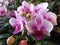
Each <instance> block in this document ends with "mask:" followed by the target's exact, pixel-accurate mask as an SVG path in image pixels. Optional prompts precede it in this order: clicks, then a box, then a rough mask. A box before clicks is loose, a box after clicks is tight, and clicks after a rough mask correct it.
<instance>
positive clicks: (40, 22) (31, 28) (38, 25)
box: [26, 15, 53, 40]
mask: <svg viewBox="0 0 60 45" xmlns="http://www.w3.org/2000/svg"><path fill="white" fill-rule="evenodd" d="M26 28H27V30H28V32H29V33H32V34H34V36H35V37H36V39H37V40H41V38H42V36H43V35H48V36H50V32H51V31H52V29H53V24H52V23H51V22H49V21H48V20H45V19H43V16H42V15H37V16H36V18H35V19H33V20H31V21H29V22H27V25H26Z"/></svg>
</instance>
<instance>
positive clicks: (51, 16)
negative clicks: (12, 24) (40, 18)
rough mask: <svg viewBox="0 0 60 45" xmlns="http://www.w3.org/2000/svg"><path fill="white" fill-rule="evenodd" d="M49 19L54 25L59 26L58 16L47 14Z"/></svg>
mask: <svg viewBox="0 0 60 45" xmlns="http://www.w3.org/2000/svg"><path fill="white" fill-rule="evenodd" d="M47 18H48V20H49V21H51V23H52V24H53V25H57V15H56V14H55V13H52V12H48V13H47Z"/></svg>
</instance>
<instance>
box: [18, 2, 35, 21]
mask: <svg viewBox="0 0 60 45" xmlns="http://www.w3.org/2000/svg"><path fill="white" fill-rule="evenodd" d="M33 10H34V5H33V4H29V3H27V2H26V1H23V2H22V6H19V7H18V8H17V11H18V12H19V13H20V15H21V16H22V17H24V18H26V20H28V19H32V17H34V13H33Z"/></svg>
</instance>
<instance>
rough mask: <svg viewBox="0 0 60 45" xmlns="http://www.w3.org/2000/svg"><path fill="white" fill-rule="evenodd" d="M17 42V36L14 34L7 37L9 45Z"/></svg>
mask: <svg viewBox="0 0 60 45" xmlns="http://www.w3.org/2000/svg"><path fill="white" fill-rule="evenodd" d="M14 42H15V38H14V37H13V36H10V37H9V38H8V39H7V44H8V45H13V43H14Z"/></svg>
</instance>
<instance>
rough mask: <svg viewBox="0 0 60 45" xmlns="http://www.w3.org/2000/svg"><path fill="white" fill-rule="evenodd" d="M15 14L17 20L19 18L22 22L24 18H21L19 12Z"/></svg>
mask: <svg viewBox="0 0 60 45" xmlns="http://www.w3.org/2000/svg"><path fill="white" fill-rule="evenodd" d="M15 14H16V18H17V20H18V21H19V20H20V21H21V20H22V17H21V15H20V14H19V13H18V12H17V11H15Z"/></svg>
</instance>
